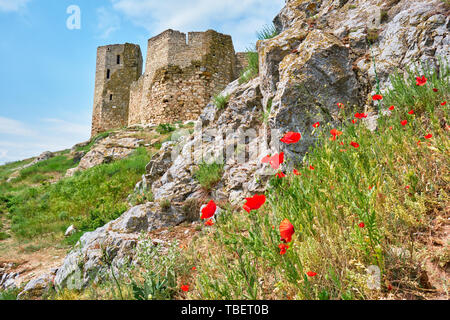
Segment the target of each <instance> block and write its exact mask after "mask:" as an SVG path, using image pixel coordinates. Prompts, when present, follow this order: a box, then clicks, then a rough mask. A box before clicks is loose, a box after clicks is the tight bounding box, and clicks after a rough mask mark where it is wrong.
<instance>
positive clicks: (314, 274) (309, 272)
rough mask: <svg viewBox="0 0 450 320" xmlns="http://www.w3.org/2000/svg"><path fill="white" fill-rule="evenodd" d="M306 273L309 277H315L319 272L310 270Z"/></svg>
mask: <svg viewBox="0 0 450 320" xmlns="http://www.w3.org/2000/svg"><path fill="white" fill-rule="evenodd" d="M306 274H307V275H308V277H315V276H317V273H315V272H312V271H308V272H307V273H306Z"/></svg>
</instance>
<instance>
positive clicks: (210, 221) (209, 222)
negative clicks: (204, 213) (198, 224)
mask: <svg viewBox="0 0 450 320" xmlns="http://www.w3.org/2000/svg"><path fill="white" fill-rule="evenodd" d="M213 225H214V222H213V221H212V219H209V220H208V221H206V222H205V226H208V227H211V226H213Z"/></svg>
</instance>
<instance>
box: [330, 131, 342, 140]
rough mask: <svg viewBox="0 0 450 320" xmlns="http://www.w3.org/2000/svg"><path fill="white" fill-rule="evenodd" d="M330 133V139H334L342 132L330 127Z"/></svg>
mask: <svg viewBox="0 0 450 320" xmlns="http://www.w3.org/2000/svg"><path fill="white" fill-rule="evenodd" d="M330 133H331V135H332V137H331V138H330V140H331V141H334V140H336V137H338V136H340V135H341V134H342V131H339V130H336V129H331V130H330Z"/></svg>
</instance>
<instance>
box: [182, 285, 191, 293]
mask: <svg viewBox="0 0 450 320" xmlns="http://www.w3.org/2000/svg"><path fill="white" fill-rule="evenodd" d="M181 290H183V291H184V292H188V291H189V285H188V284H183V285H182V286H181Z"/></svg>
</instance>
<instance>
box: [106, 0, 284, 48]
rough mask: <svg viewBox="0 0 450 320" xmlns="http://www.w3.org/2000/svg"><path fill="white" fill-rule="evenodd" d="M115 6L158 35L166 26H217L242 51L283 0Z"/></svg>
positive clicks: (117, 0)
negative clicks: (229, 36)
mask: <svg viewBox="0 0 450 320" xmlns="http://www.w3.org/2000/svg"><path fill="white" fill-rule="evenodd" d="M111 1H112V3H113V8H114V9H115V10H117V11H118V12H120V13H122V14H124V15H125V16H126V17H127V18H128V19H129V20H130V21H132V22H133V23H135V24H136V25H139V26H142V27H144V28H146V29H147V31H149V32H150V33H151V34H152V35H156V34H158V33H159V32H161V31H164V30H165V29H169V28H170V29H176V30H181V31H184V32H187V31H204V30H207V29H216V30H217V31H219V32H223V33H227V34H230V35H231V36H233V41H234V43H235V47H236V49H237V50H239V51H241V50H244V49H245V48H246V47H248V46H249V45H250V44H251V43H252V42H254V41H255V38H256V37H255V32H256V31H257V30H259V29H261V27H262V26H263V25H265V24H269V23H271V21H272V20H273V18H274V17H275V15H276V14H277V13H278V12H279V11H280V10H281V8H282V7H283V5H284V0H270V1H267V0H215V1H211V0H191V1H185V0H184V1H180V0H165V1H155V0H111Z"/></svg>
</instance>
